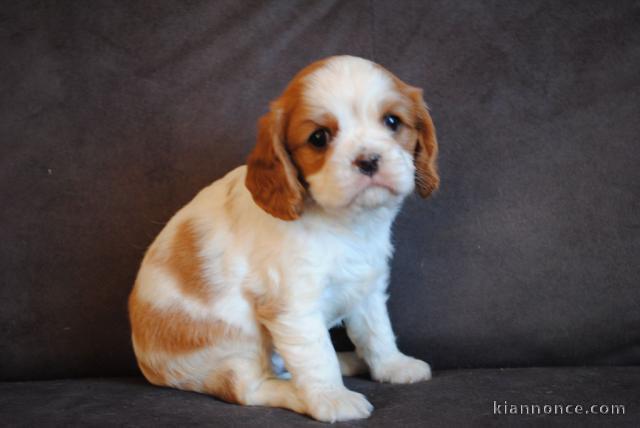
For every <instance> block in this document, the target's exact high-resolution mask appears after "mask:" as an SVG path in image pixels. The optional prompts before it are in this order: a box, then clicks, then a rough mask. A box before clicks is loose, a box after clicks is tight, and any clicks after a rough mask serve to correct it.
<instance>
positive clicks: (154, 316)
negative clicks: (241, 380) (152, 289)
mask: <svg viewBox="0 0 640 428" xmlns="http://www.w3.org/2000/svg"><path fill="white" fill-rule="evenodd" d="M129 317H130V319H131V330H132V335H133V339H134V341H135V344H136V347H137V348H138V349H139V350H140V351H142V352H145V353H146V352H153V351H161V352H165V353H169V354H183V353H188V352H193V351H197V350H199V349H202V348H204V347H208V346H211V345H213V344H215V343H217V342H220V341H222V340H241V339H243V338H246V337H248V336H247V334H246V333H244V332H243V331H242V330H240V329H239V328H237V327H233V326H231V325H229V324H228V323H226V322H224V321H221V320H210V319H196V318H193V317H191V316H190V315H189V314H188V313H186V312H184V311H182V310H179V309H158V308H156V307H154V306H153V305H151V304H150V303H147V302H144V301H141V300H140V299H139V298H138V297H137V293H136V291H135V290H134V292H133V293H132V294H131V296H130V297H129Z"/></svg>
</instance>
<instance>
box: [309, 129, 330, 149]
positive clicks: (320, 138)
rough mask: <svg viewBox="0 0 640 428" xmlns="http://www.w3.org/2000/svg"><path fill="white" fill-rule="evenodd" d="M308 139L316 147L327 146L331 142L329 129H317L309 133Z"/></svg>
mask: <svg viewBox="0 0 640 428" xmlns="http://www.w3.org/2000/svg"><path fill="white" fill-rule="evenodd" d="M308 141H309V143H310V144H312V145H313V146H315V147H318V148H323V147H326V145H327V143H328V142H329V131H327V130H326V129H324V128H320V129H316V130H315V131H314V132H313V134H311V135H309V140H308Z"/></svg>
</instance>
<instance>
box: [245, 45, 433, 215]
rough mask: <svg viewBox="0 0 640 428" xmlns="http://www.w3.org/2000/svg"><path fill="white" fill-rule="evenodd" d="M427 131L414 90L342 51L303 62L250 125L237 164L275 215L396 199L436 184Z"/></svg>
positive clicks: (254, 192)
mask: <svg viewBox="0 0 640 428" xmlns="http://www.w3.org/2000/svg"><path fill="white" fill-rule="evenodd" d="M437 150H438V146H437V143H436V136H435V129H434V126H433V122H432V121H431V116H429V113H428V111H427V108H426V105H425V103H424V101H423V99H422V91H421V90H420V89H418V88H415V87H412V86H409V85H407V84H405V83H404V82H402V81H401V80H400V79H398V78H397V77H395V76H394V75H393V74H391V73H390V72H389V71H387V70H385V69H383V68H382V67H381V66H379V65H377V64H375V63H372V62H370V61H367V60H365V59H362V58H356V57H351V56H338V57H331V58H328V59H325V60H322V61H318V62H316V63H313V64H311V65H310V66H308V67H306V68H305V69H303V70H302V71H301V72H300V73H298V75H296V76H295V78H294V79H293V80H292V81H291V83H290V84H289V86H287V88H286V89H285V91H284V93H283V94H282V95H281V96H280V98H278V99H277V100H275V101H274V102H273V103H272V104H271V110H270V111H269V113H268V114H266V115H265V116H263V117H262V118H261V119H260V122H259V129H258V141H257V144H256V147H255V148H254V150H253V151H252V152H251V154H250V156H249V159H248V162H247V177H246V186H247V188H248V189H249V191H250V192H251V194H252V196H253V199H254V201H255V202H256V203H257V204H258V205H259V206H260V207H262V208H263V209H264V210H265V211H267V212H268V213H270V214H271V215H273V216H275V217H278V218H281V219H283V220H294V219H296V218H298V217H299V216H300V214H301V213H302V211H303V208H304V205H305V203H307V201H315V203H317V204H319V205H320V206H321V207H322V208H324V209H326V210H341V209H350V208H358V209H362V208H365V209H366V208H373V207H378V206H383V205H392V204H397V203H398V202H400V201H401V200H402V199H403V198H404V197H405V196H407V195H408V194H409V193H411V192H412V191H413V189H414V187H417V190H418V193H419V194H420V195H421V196H422V197H427V196H429V195H430V194H431V193H432V192H433V191H434V190H435V189H437V188H438V184H439V178H438V173H437V170H436V163H435V161H436V155H437Z"/></svg>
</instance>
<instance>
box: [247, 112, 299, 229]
mask: <svg viewBox="0 0 640 428" xmlns="http://www.w3.org/2000/svg"><path fill="white" fill-rule="evenodd" d="M283 116H284V113H283V110H282V109H281V108H279V107H278V106H277V105H275V104H274V105H273V106H272V108H271V111H270V112H269V113H267V114H266V115H264V116H263V117H262V118H260V121H259V122H258V141H257V143H256V146H255V148H254V149H253V151H252V152H251V154H250V155H249V159H248V160H247V177H246V179H245V185H246V186H247V189H249V192H251V196H252V197H253V200H254V201H255V203H256V204H257V205H258V206H259V207H260V208H262V209H263V210H265V211H266V212H268V213H269V214H271V215H272V216H274V217H277V218H279V219H282V220H295V219H297V218H298V217H300V213H301V212H302V206H303V188H302V185H301V184H300V182H299V181H298V178H297V176H298V172H297V170H296V168H295V166H294V165H293V163H292V162H291V159H290V158H289V153H287V149H286V147H285V144H284V134H285V132H284V126H285V125H284V122H285V121H284V117H283Z"/></svg>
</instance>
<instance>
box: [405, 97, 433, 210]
mask: <svg viewBox="0 0 640 428" xmlns="http://www.w3.org/2000/svg"><path fill="white" fill-rule="evenodd" d="M410 97H411V99H412V101H413V109H414V117H415V120H416V123H415V127H416V130H417V131H418V141H417V143H416V148H415V152H414V163H415V166H416V188H417V190H418V193H419V194H420V196H422V197H423V198H426V197H428V196H429V195H431V194H432V193H433V192H434V191H436V190H437V189H438V187H439V186H440V176H439V175H438V167H437V165H436V159H437V157H438V142H437V140H436V129H435V127H434V126H433V120H431V116H430V115H429V110H427V105H426V104H425V102H424V99H423V98H422V89H420V88H411V92H410Z"/></svg>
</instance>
